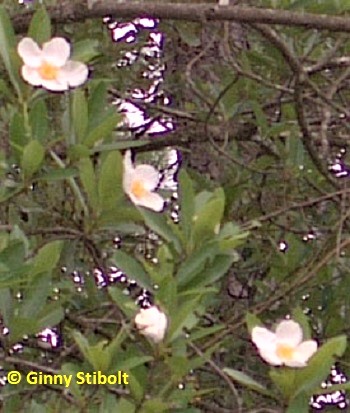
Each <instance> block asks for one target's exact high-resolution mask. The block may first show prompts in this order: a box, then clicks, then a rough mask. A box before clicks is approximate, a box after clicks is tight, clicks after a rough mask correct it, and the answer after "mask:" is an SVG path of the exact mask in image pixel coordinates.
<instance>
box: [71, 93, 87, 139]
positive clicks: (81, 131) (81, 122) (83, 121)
mask: <svg viewBox="0 0 350 413" xmlns="http://www.w3.org/2000/svg"><path fill="white" fill-rule="evenodd" d="M71 93H72V94H73V96H72V123H73V128H74V133H75V138H76V139H75V141H76V142H82V141H83V140H84V138H85V134H86V131H87V126H88V106H87V101H86V98H85V92H84V90H83V89H75V90H74V92H71Z"/></svg>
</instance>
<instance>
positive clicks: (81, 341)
mask: <svg viewBox="0 0 350 413" xmlns="http://www.w3.org/2000/svg"><path fill="white" fill-rule="evenodd" d="M72 336H73V338H74V341H75V342H76V343H77V345H78V347H79V349H80V351H81V353H82V354H83V356H84V358H85V359H86V361H88V362H89V363H90V364H91V366H92V367H93V369H94V370H95V371H98V370H101V371H107V370H108V367H109V364H110V362H111V357H110V354H109V353H108V352H106V351H105V347H106V344H107V341H106V340H102V341H100V342H98V343H97V344H95V345H90V344H89V342H88V340H87V339H86V338H85V337H84V336H83V335H82V334H81V333H80V332H79V331H72Z"/></svg>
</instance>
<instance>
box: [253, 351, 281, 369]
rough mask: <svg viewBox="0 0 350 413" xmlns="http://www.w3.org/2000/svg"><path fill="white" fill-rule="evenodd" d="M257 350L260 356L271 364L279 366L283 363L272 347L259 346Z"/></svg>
mask: <svg viewBox="0 0 350 413" xmlns="http://www.w3.org/2000/svg"><path fill="white" fill-rule="evenodd" d="M258 350H259V354H260V356H261V358H262V359H263V360H265V361H266V362H267V363H269V364H271V365H272V366H281V365H282V364H283V362H282V360H281V359H280V358H279V357H278V356H277V354H276V352H275V351H274V349H273V348H267V347H261V348H258Z"/></svg>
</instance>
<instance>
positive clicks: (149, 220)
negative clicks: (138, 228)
mask: <svg viewBox="0 0 350 413" xmlns="http://www.w3.org/2000/svg"><path fill="white" fill-rule="evenodd" d="M138 210H139V211H140V214H141V215H142V216H143V219H144V221H145V224H146V225H147V226H148V228H150V229H151V230H152V231H154V232H155V233H156V234H158V235H160V236H161V237H162V238H163V239H164V240H165V241H167V242H169V243H172V244H173V245H174V248H175V250H176V251H177V252H178V253H181V242H180V239H179V237H178V236H177V234H176V232H175V231H176V230H177V228H176V225H175V224H174V223H173V222H170V221H169V220H167V218H166V216H165V215H164V214H159V213H157V212H153V211H150V210H148V209H146V208H138Z"/></svg>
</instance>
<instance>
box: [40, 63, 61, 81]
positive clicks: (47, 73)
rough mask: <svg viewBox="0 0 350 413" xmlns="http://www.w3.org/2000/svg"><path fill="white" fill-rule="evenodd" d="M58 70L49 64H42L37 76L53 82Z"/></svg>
mask: <svg viewBox="0 0 350 413" xmlns="http://www.w3.org/2000/svg"><path fill="white" fill-rule="evenodd" d="M58 71H59V68H58V67H56V66H53V65H51V64H50V63H46V62H44V63H43V64H42V65H41V66H40V67H39V74H40V76H41V77H42V79H45V80H54V79H56V78H57V75H58Z"/></svg>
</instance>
